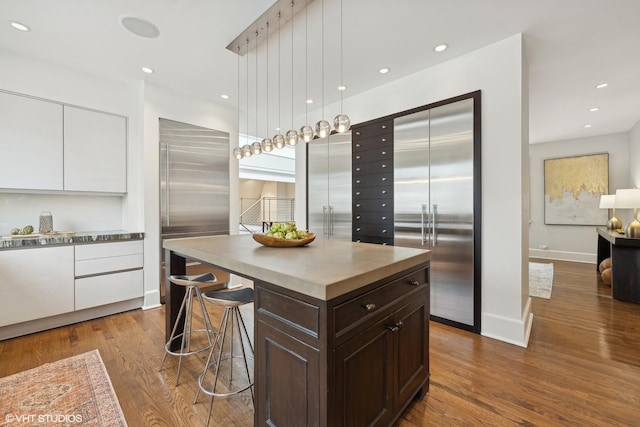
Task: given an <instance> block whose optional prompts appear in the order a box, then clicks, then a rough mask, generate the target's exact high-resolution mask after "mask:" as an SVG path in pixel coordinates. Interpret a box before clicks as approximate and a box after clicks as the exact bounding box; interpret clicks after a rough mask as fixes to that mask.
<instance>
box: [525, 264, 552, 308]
mask: <svg viewBox="0 0 640 427" xmlns="http://www.w3.org/2000/svg"><path fill="white" fill-rule="evenodd" d="M552 285H553V264H541V263H538V262H530V263H529V295H531V296H532V297H538V298H544V299H551V287H552Z"/></svg>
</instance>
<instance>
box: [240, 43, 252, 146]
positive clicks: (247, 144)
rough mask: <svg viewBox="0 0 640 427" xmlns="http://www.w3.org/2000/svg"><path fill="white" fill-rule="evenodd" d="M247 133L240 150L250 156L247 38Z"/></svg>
mask: <svg viewBox="0 0 640 427" xmlns="http://www.w3.org/2000/svg"><path fill="white" fill-rule="evenodd" d="M246 62H247V85H246V88H247V104H246V105H247V133H246V134H245V136H246V137H247V143H246V144H244V145H243V146H242V151H244V156H245V157H251V156H252V155H253V149H252V147H251V144H249V142H248V141H249V39H248V38H247V61H246Z"/></svg>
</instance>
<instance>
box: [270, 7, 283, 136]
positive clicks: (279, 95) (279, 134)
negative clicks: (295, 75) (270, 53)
mask: <svg viewBox="0 0 640 427" xmlns="http://www.w3.org/2000/svg"><path fill="white" fill-rule="evenodd" d="M281 97H282V95H281V94H280V12H278V133H277V134H275V135H274V137H273V145H274V146H275V147H276V148H283V147H284V145H285V142H284V136H283V135H282V134H281V133H280V129H281V128H282V127H281V126H280V98H281Z"/></svg>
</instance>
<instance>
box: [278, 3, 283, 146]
mask: <svg viewBox="0 0 640 427" xmlns="http://www.w3.org/2000/svg"><path fill="white" fill-rule="evenodd" d="M280 80H281V78H280V12H278V128H279V129H280V130H279V131H278V134H280V132H282V126H281V125H282V122H281V117H280V110H281V107H280V100H281V98H282V93H281V92H280Z"/></svg>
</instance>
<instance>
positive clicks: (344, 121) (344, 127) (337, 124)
mask: <svg viewBox="0 0 640 427" xmlns="http://www.w3.org/2000/svg"><path fill="white" fill-rule="evenodd" d="M342 13H343V10H342V0H340V87H339V88H338V90H339V91H340V114H338V115H337V116H336V117H335V118H334V119H333V127H334V129H335V130H336V132H338V133H345V132H347V131H348V130H349V128H350V127H351V119H349V116H347V115H346V114H344V113H343V111H344V110H343V109H342V93H343V92H344V90H345V89H346V88H347V87H346V86H345V85H344V80H343V62H344V54H343V49H342V44H343V42H342V38H343V37H342V36H343V34H342V33H343V31H344V27H343V25H342Z"/></svg>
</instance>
